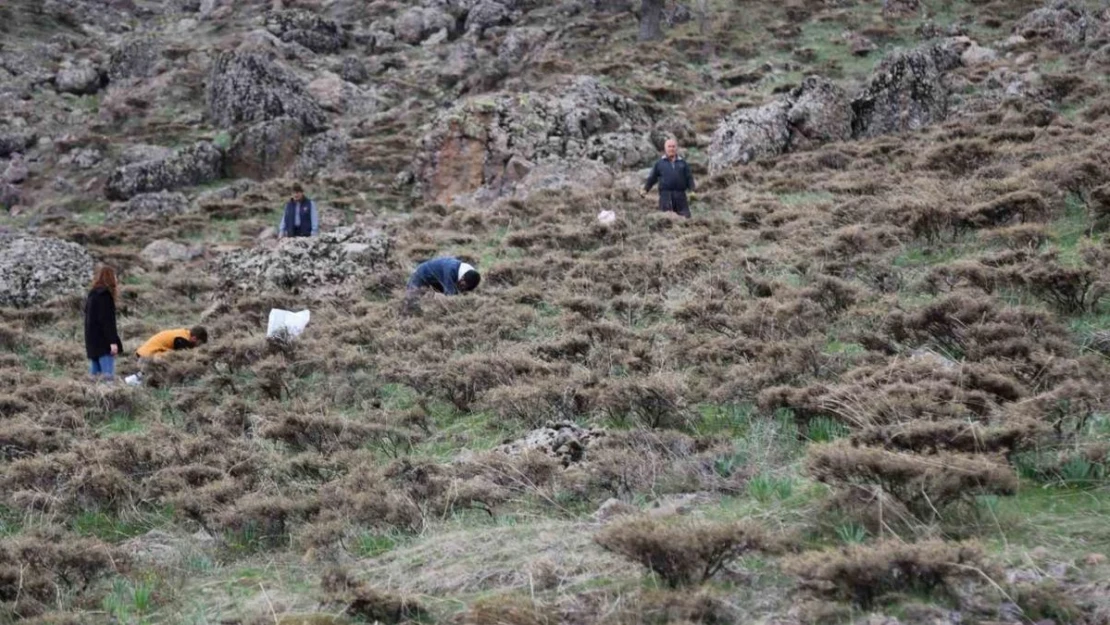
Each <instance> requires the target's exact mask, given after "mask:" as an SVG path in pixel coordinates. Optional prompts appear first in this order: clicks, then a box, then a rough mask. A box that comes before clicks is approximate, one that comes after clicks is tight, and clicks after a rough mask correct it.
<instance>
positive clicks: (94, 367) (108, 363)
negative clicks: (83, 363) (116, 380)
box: [89, 354, 116, 378]
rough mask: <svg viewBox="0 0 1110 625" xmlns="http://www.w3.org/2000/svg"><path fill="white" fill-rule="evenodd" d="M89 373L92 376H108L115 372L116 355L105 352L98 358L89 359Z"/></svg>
mask: <svg viewBox="0 0 1110 625" xmlns="http://www.w3.org/2000/svg"><path fill="white" fill-rule="evenodd" d="M89 373H90V374H92V375H93V376H97V375H102V376H104V377H106V378H110V377H112V376H114V375H115V374H116V357H115V356H113V355H111V354H105V355H103V356H101V357H100V358H96V359H93V358H90V359H89Z"/></svg>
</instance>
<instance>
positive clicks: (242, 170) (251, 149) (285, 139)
mask: <svg viewBox="0 0 1110 625" xmlns="http://www.w3.org/2000/svg"><path fill="white" fill-rule="evenodd" d="M302 130H303V128H302V127H301V123H300V121H298V120H296V119H293V118H292V117H279V118H277V119H274V120H271V121H264V122H260V123H258V124H254V125H253V126H250V127H248V128H246V129H245V130H243V132H241V133H239V135H238V136H236V137H235V140H234V142H232V144H231V149H229V150H228V154H227V167H228V173H229V174H230V175H231V176H233V177H238V178H251V179H254V180H265V179H267V178H273V177H277V176H281V175H282V174H284V173H285V172H286V171H288V169H289V168H290V167H292V166H293V163H294V162H296V160H297V154H298V152H300V149H301V142H302V138H301V132H302Z"/></svg>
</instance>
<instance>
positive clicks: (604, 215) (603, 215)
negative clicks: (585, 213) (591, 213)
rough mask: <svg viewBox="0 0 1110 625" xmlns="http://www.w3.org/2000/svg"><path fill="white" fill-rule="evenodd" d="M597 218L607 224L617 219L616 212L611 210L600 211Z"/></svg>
mask: <svg viewBox="0 0 1110 625" xmlns="http://www.w3.org/2000/svg"><path fill="white" fill-rule="evenodd" d="M597 220H598V221H599V222H601V224H602V225H605V226H608V225H610V224H612V223H613V222H615V221H616V220H617V214H616V213H615V212H613V211H608V210H606V211H601V212H600V213H598V214H597Z"/></svg>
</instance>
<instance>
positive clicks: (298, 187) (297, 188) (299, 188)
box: [293, 182, 304, 193]
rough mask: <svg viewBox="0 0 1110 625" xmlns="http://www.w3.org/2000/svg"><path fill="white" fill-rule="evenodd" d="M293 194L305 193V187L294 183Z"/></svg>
mask: <svg viewBox="0 0 1110 625" xmlns="http://www.w3.org/2000/svg"><path fill="white" fill-rule="evenodd" d="M293 193H304V187H302V186H301V183H299V182H294V183H293Z"/></svg>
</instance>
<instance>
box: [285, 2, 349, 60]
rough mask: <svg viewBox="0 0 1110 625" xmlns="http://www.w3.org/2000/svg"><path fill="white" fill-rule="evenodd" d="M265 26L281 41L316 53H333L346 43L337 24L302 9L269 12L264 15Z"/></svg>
mask: <svg viewBox="0 0 1110 625" xmlns="http://www.w3.org/2000/svg"><path fill="white" fill-rule="evenodd" d="M266 28H267V29H268V30H269V31H270V32H271V33H273V34H274V35H276V36H277V37H279V38H280V39H281V40H282V41H286V42H291V43H297V44H300V45H302V46H304V47H306V48H308V49H309V50H312V51H313V52H316V53H318V54H334V53H336V52H339V50H340V49H341V48H342V47H343V46H344V45H345V44H346V36H345V34H344V32H343V29H342V28H340V27H339V24H337V23H336V22H334V21H332V20H329V19H325V18H323V17H320V16H319V15H316V14H315V13H310V12H309V11H305V10H303V9H286V10H283V11H273V12H271V13H270V14H269V15H267V16H266Z"/></svg>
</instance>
